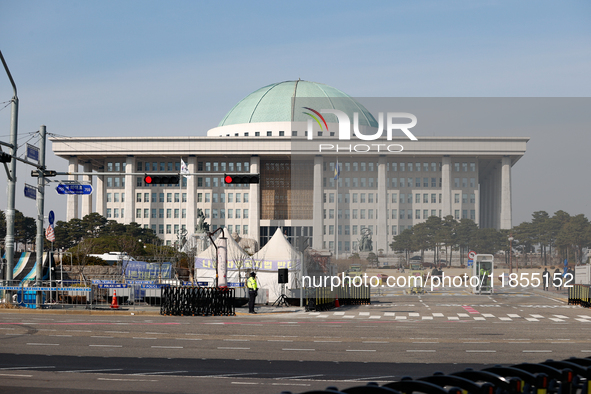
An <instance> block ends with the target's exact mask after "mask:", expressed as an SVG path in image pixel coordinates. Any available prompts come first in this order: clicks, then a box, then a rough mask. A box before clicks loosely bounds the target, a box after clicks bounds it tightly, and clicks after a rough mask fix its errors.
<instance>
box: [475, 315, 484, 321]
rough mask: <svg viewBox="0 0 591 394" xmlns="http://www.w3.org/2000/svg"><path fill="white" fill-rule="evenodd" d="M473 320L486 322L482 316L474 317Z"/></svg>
mask: <svg viewBox="0 0 591 394" xmlns="http://www.w3.org/2000/svg"><path fill="white" fill-rule="evenodd" d="M474 320H486V318H484V317H482V316H476V317H475V318H474Z"/></svg>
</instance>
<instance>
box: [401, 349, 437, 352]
mask: <svg viewBox="0 0 591 394" xmlns="http://www.w3.org/2000/svg"><path fill="white" fill-rule="evenodd" d="M435 352H436V350H414V349H408V350H407V353H435Z"/></svg>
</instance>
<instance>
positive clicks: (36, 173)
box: [31, 170, 57, 177]
mask: <svg viewBox="0 0 591 394" xmlns="http://www.w3.org/2000/svg"><path fill="white" fill-rule="evenodd" d="M41 171H42V170H33V171H31V176H34V177H38V176H39V173H40V172H41ZM56 175H57V171H54V170H45V171H43V176H44V177H48V176H56Z"/></svg>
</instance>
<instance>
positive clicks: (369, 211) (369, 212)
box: [367, 209, 373, 219]
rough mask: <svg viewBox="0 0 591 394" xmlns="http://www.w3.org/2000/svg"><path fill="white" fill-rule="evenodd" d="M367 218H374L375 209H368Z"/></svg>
mask: <svg viewBox="0 0 591 394" xmlns="http://www.w3.org/2000/svg"><path fill="white" fill-rule="evenodd" d="M367 218H368V219H373V209H368V210H367Z"/></svg>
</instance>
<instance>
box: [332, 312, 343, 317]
mask: <svg viewBox="0 0 591 394" xmlns="http://www.w3.org/2000/svg"><path fill="white" fill-rule="evenodd" d="M334 314H335V316H343V315H344V314H345V312H335V313H334Z"/></svg>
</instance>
